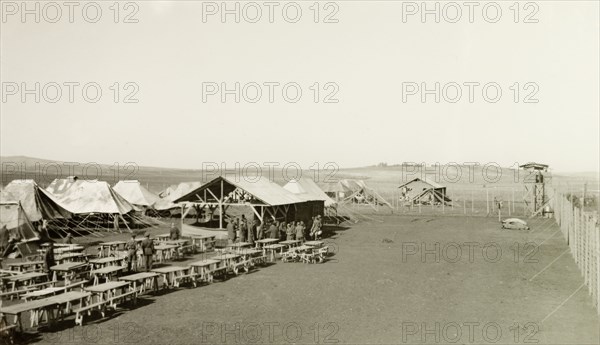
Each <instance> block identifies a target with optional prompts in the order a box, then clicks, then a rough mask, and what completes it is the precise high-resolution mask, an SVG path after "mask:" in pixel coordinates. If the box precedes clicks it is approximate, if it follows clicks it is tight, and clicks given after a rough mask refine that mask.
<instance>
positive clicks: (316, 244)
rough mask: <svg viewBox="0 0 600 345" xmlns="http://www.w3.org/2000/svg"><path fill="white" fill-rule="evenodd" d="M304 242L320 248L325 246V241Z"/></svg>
mask: <svg viewBox="0 0 600 345" xmlns="http://www.w3.org/2000/svg"><path fill="white" fill-rule="evenodd" d="M304 244H305V245H307V246H311V247H317V248H319V247H321V246H323V241H306V242H304Z"/></svg>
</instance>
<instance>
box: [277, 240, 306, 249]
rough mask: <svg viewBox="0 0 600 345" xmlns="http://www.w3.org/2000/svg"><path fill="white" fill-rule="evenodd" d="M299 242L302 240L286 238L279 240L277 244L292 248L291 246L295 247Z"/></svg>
mask: <svg viewBox="0 0 600 345" xmlns="http://www.w3.org/2000/svg"><path fill="white" fill-rule="evenodd" d="M300 242H302V241H300V240H287V241H281V242H279V244H284V245H286V246H288V247H290V248H292V247H296V246H297V245H299V244H300Z"/></svg>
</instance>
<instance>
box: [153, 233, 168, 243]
mask: <svg viewBox="0 0 600 345" xmlns="http://www.w3.org/2000/svg"><path fill="white" fill-rule="evenodd" d="M170 238H171V234H160V235H156V240H157V241H158V242H164V241H166V240H168V239H170Z"/></svg>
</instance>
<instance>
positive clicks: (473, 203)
mask: <svg viewBox="0 0 600 345" xmlns="http://www.w3.org/2000/svg"><path fill="white" fill-rule="evenodd" d="M473 213H475V202H474V198H473V190H471V214H473Z"/></svg>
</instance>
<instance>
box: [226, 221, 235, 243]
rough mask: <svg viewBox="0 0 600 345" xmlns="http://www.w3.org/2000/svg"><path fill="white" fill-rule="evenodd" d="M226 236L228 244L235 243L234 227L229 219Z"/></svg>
mask: <svg viewBox="0 0 600 345" xmlns="http://www.w3.org/2000/svg"><path fill="white" fill-rule="evenodd" d="M227 235H228V236H229V243H230V244H231V243H234V242H235V227H234V224H233V219H229V221H228V222H227Z"/></svg>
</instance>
